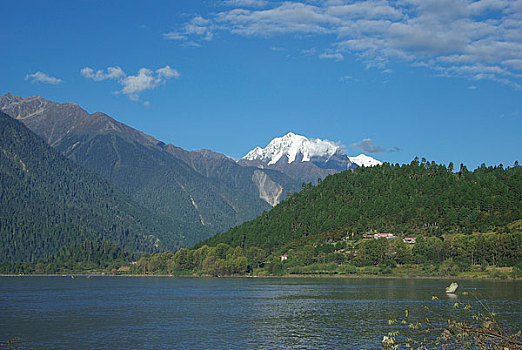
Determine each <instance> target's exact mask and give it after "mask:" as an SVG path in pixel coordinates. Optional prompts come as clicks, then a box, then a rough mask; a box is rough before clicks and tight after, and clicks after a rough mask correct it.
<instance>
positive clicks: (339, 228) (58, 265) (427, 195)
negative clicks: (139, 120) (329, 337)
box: [1, 145, 522, 278]
mask: <svg viewBox="0 0 522 350" xmlns="http://www.w3.org/2000/svg"><path fill="white" fill-rule="evenodd" d="M40 147H43V146H41V145H40ZM32 148H34V146H32ZM6 149H7V148H6ZM9 152H11V151H9ZM47 152H49V151H47ZM6 154H9V155H11V154H15V155H17V156H16V157H19V158H16V157H15V156H10V157H7V160H4V162H3V163H2V164H7V165H9V166H10V167H11V168H8V169H9V170H8V171H4V172H3V173H4V174H5V173H6V174H10V173H14V172H15V171H16V172H18V173H19V174H21V175H20V176H22V178H23V176H28V175H25V174H27V173H28V174H32V172H27V171H25V169H26V168H27V169H31V167H32V166H34V165H31V167H29V165H27V164H32V163H30V162H29V163H27V162H26V159H25V158H23V157H20V156H19V155H18V153H16V152H14V153H13V152H11V153H6V152H5V151H4V155H6ZM53 156H54V157H57V156H56V155H55V154H54V155H53ZM4 158H5V156H4ZM18 159H23V162H24V163H23V164H24V165H21V164H22V163H20V162H19V160H18ZM62 161H63V159H62ZM67 164H69V163H67ZM69 166H71V165H70V164H69ZM4 168H5V165H4ZM55 168H57V169H59V168H60V166H56V167H55ZM6 169H7V168H6ZM46 172H47V173H52V172H50V171H49V170H45V171H44V173H46ZM71 172H72V170H67V172H66V173H67V174H69V175H68V176H67V178H70V176H71V175H70V174H71ZM39 173H40V172H39ZM72 174H73V176H72V179H73V180H75V178H74V172H72ZM88 174H90V173H88ZM90 176H94V175H92V174H90ZM7 179H9V177H8V176H6V175H3V177H2V181H6V180H7ZM35 179H36V180H35V181H34V182H31V184H33V183H36V184H38V183H39V182H38V181H40V178H39V177H36V178H35ZM42 181H43V180H42ZM71 181H72V180H71ZM75 181H79V180H77V179H76V180H75ZM15 183H16V182H15ZM43 183H44V184H51V185H53V184H59V185H57V186H58V188H57V189H54V188H53V190H52V191H51V190H47V189H46V190H45V191H43V193H44V194H45V195H46V196H50V197H49V198H53V197H52V196H51V195H50V194H49V193H50V192H52V193H53V195H56V194H59V193H60V191H59V189H61V188H66V189H67V188H68V187H67V186H72V185H68V184H63V183H62V182H60V181H59V180H58V179H57V178H54V177H52V178H50V179H48V180H45V182H43ZM100 183H102V182H100ZM22 184H23V186H22V185H18V187H16V186H14V187H13V186H12V185H6V186H2V188H3V189H4V191H5V192H6V194H5V195H4V194H3V196H2V199H3V200H5V199H6V198H15V197H16V196H14V195H12V194H11V197H9V193H10V192H9V193H8V191H6V190H5V189H7V188H9V189H10V190H9V191H11V189H16V191H18V192H20V193H23V188H24V186H28V185H27V184H26V182H22ZM103 184H104V186H108V185H106V184H105V183H103ZM38 186H44V185H38ZM75 186H78V185H77V184H76V185H75ZM86 186H87V185H86ZM93 188H94V187H92V185H90V186H87V190H90V192H89V193H91V194H92V193H97V192H96V191H94V190H93ZM75 190H76V191H78V193H79V194H81V193H82V192H81V191H80V190H79V189H76V187H75ZM111 191H112V192H111V193H113V194H115V195H118V196H121V198H124V197H123V195H122V194H119V193H118V192H117V191H115V190H114V189H112V188H111ZM77 197H78V196H73V199H76V198H77ZM521 197H522V171H521V169H520V168H519V167H518V166H515V167H514V168H506V169H504V168H503V167H502V166H499V167H485V166H481V167H479V168H478V169H476V170H475V171H473V172H470V171H468V170H467V169H466V168H465V167H464V166H461V167H460V170H459V171H458V172H454V171H453V166H452V165H451V164H450V165H449V166H448V167H446V166H444V165H437V164H435V163H433V162H432V163H430V162H426V161H425V160H422V161H421V162H419V161H417V160H414V161H413V162H412V163H411V164H408V165H402V166H399V165H391V164H384V165H382V166H378V167H374V168H358V169H356V170H355V171H353V172H351V171H346V172H343V173H339V174H336V175H332V176H329V177H327V178H326V179H325V180H323V181H319V184H318V185H317V186H312V185H303V189H302V191H301V192H300V193H295V194H293V195H291V196H289V197H288V198H287V199H286V200H285V201H283V202H282V203H281V204H279V205H277V206H276V207H275V208H274V209H272V210H271V211H270V212H268V213H266V212H265V213H263V214H262V215H261V216H260V217H258V218H256V219H254V220H252V221H250V222H246V223H244V224H242V225H240V226H238V227H235V228H232V229H230V230H229V231H228V232H226V233H223V234H218V235H217V236H215V237H212V238H210V239H207V240H206V241H203V242H201V243H198V244H197V245H196V246H195V247H194V248H192V249H187V248H183V249H179V250H177V251H176V252H174V253H172V252H163V253H153V254H144V255H141V256H140V257H135V255H130V254H128V253H123V250H121V251H120V250H119V248H117V247H116V246H114V247H113V248H114V249H113V250H115V251H117V252H116V253H114V254H115V255H114V254H112V253H111V254H109V255H103V254H102V256H104V257H105V258H103V259H102V258H96V259H94V260H93V258H91V255H89V256H88V257H86V256H82V255H81V254H79V250H78V249H80V248H79V246H78V242H82V241H85V240H86V241H87V242H91V243H84V244H87V246H89V245H93V244H94V246H95V247H98V246H100V245H101V247H106V243H103V242H104V240H109V241H111V242H115V243H117V244H118V246H119V247H123V248H124V249H128V248H130V249H131V250H132V251H135V250H137V249H139V248H141V249H142V247H141V246H139V245H137V244H134V245H132V244H128V242H127V241H125V240H121V239H120V240H119V241H118V240H117V239H113V238H111V236H110V235H104V234H100V233H99V232H104V229H106V227H114V223H115V222H120V223H121V222H122V221H121V219H119V218H118V216H116V217H111V220H114V221H111V225H112V226H111V225H109V224H108V223H107V222H106V221H103V220H105V219H104V217H101V219H100V220H97V221H96V224H99V225H101V226H99V227H96V228H89V226H88V225H86V224H87V223H91V221H90V220H89V218H90V216H89V215H87V216H85V215H82V214H81V213H79V212H77V211H75V206H74V205H68V200H70V199H69V197H66V196H63V197H58V198H59V199H58V201H57V200H55V199H54V198H53V200H52V202H53V203H61V201H64V203H65V204H67V205H66V206H64V207H63V208H62V206H61V205H57V206H53V207H52V208H53V209H60V210H61V211H60V213H62V214H60V215H63V216H65V217H68V216H69V217H70V215H74V217H75V218H78V219H79V220H72V219H67V220H66V222H67V223H74V224H75V225H80V224H83V223H84V222H85V225H84V226H87V229H84V228H83V227H84V226H81V227H76V226H75V227H74V229H70V230H69V231H68V230H58V231H53V230H56V227H57V223H53V225H54V226H53V225H50V230H51V231H52V232H56V233H53V234H47V233H46V232H45V231H42V230H39V231H37V233H36V234H35V231H34V230H33V231H30V232H32V234H35V235H36V237H40V236H38V234H40V235H42V232H43V233H45V234H44V235H43V237H52V238H56V237H58V238H60V237H61V236H60V235H64V234H65V236H66V237H68V240H65V241H64V240H61V241H60V240H57V241H58V242H60V244H57V243H52V244H53V245H52V246H51V247H52V248H54V249H50V248H45V246H44V248H45V249H43V252H44V253H47V255H44V254H42V250H35V251H39V252H40V255H38V256H31V257H25V258H26V259H27V260H25V261H31V262H39V263H41V264H43V265H38V266H37V264H34V263H32V264H15V263H12V262H13V261H24V260H22V259H18V260H17V259H16V258H13V256H14V257H16V255H13V254H12V253H9V254H11V255H6V256H7V259H6V260H5V261H10V262H11V263H10V264H4V265H2V266H3V267H2V271H3V272H9V273H31V272H50V271H53V272H76V273H77V272H86V271H88V272H94V271H98V272H101V271H105V272H117V273H135V274H170V275H208V276H226V275H244V274H254V275H307V274H311V275H318V274H321V275H355V274H357V275H395V276H466V277H496V278H507V277H521V276H522V261H521V258H520V257H521V256H522V254H521V246H522V220H520V218H521V211H522V208H521V201H520V199H521ZM64 198H65V199H64ZM96 198H97V197H96ZM118 198H120V197H118ZM46 200H47V197H44V200H40V202H43V203H45V202H46ZM40 202H39V201H31V202H30V203H40ZM98 202H100V203H105V202H102V201H101V199H100V200H99V201H98ZM5 203H9V205H7V206H5V208H4V207H3V208H2V209H3V210H6V208H7V209H9V208H11V210H13V209H12V208H13V204H15V203H17V201H16V200H10V201H6V202H5ZM19 203H25V202H23V201H21V200H20V201H19ZM21 205H22V204H20V206H21ZM32 205H34V204H31V206H32ZM31 206H28V207H29V209H31V208H32V207H31ZM65 208H67V210H65ZM106 208H112V207H110V206H107V207H106ZM132 208H135V209H136V210H138V208H137V207H132ZM38 210H42V209H40V207H38ZM38 210H36V209H35V210H32V211H30V215H31V220H32V221H30V222H34V221H38V220H39V218H40V216H39V215H38V213H39V211H38ZM45 210H47V211H49V210H50V209H48V208H47V207H43V211H42V212H44V213H47V214H46V216H45V218H47V220H49V218H51V219H53V218H55V217H56V215H54V214H53V215H50V214H48V213H49V212H45ZM18 212H21V213H24V211H23V210H21V209H18ZM93 212H94V213H95V211H92V210H91V211H88V213H93ZM108 213H111V210H109V211H108ZM60 215H58V217H61V216H60ZM91 215H92V214H91ZM18 217H24V216H23V215H18V216H12V215H11V216H10V215H8V214H4V215H3V216H2V220H6V221H7V222H8V223H9V222H17V220H18ZM151 217H152V216H151ZM126 218H129V216H126ZM131 218H132V217H131ZM41 220H42V219H41ZM82 220H83V221H82ZM125 223H126V224H127V225H131V223H134V221H132V220H131V221H125ZM138 223H139V224H142V225H144V224H145V223H147V221H146V219H143V221H141V220H140V221H138ZM104 225H105V226H104ZM122 225H123V223H122ZM6 227H7V229H6ZM9 227H10V226H9V225H4V224H2V227H1V229H2V230H4V232H15V231H9ZM23 227H24V230H20V232H27V227H28V226H27V225H26V226H23ZM38 227H44V226H38ZM58 227H61V226H58ZM117 227H118V226H117ZM140 227H142V226H140ZM78 232H81V233H82V234H78ZM129 232H132V231H130V230H129ZM376 232H391V233H393V235H394V239H385V238H379V239H374V238H373V234H374V233H376ZM73 233H74V234H75V235H76V236H74V238H71V235H72V234H73ZM89 233H97V234H98V235H97V236H96V235H94V234H89ZM407 236H414V237H416V242H415V243H413V244H410V243H406V242H404V241H403V238H405V237H407ZM2 237H6V236H5V235H4V236H2ZM116 237H120V236H116ZM124 237H127V239H130V238H132V237H134V236H131V235H128V236H124ZM141 237H143V236H141ZM10 242H28V243H24V244H27V245H29V246H30V245H31V244H32V243H31V242H33V240H31V239H28V238H27V237H19V238H18V240H12V241H10ZM44 242H45V243H46V244H47V242H55V241H52V240H51V239H49V238H46V239H44ZM94 242H102V243H94ZM39 244H40V246H42V245H43V244H42V243H39ZM87 246H82V247H83V248H81V249H86V250H87V251H92V249H91V248H88V249H87V248H85V247H87ZM60 247H69V248H67V249H66V250H65V251H60V252H59V253H58V250H59V248H60ZM4 249H6V251H9V249H11V250H12V249H13V248H4ZM96 249H101V250H102V251H104V252H106V251H107V249H106V248H103V249H102V248H96ZM109 251H111V250H110V249H109ZM283 254H286V255H287V259H286V260H282V259H281V255H283ZM92 256H97V255H96V254H94V255H92ZM111 256H113V258H110V257H111ZM123 265H125V266H124V268H121V267H122V266H123Z"/></svg>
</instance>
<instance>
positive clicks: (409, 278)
mask: <svg viewBox="0 0 522 350" xmlns="http://www.w3.org/2000/svg"><path fill="white" fill-rule="evenodd" d="M0 277H63V278H70V279H74V278H76V277H85V278H93V277H162V278H216V279H217V278H289V279H292V278H296V279H297V278H304V279H306V278H316V279H317V278H346V279H363V278H371V279H403V280H413V279H418V280H430V279H431V280H433V279H441V280H472V281H473V280H475V281H476V280H480V281H501V282H517V281H522V278H520V277H518V278H511V277H509V278H504V279H502V278H495V277H482V276H477V277H472V276H391V275H389V276H386V275H333V274H332V275H327V274H295V275H282V276H267V275H259V276H251V275H230V276H199V275H151V274H110V273H109V274H108V273H105V274H102V273H93V274H86V273H67V274H0Z"/></svg>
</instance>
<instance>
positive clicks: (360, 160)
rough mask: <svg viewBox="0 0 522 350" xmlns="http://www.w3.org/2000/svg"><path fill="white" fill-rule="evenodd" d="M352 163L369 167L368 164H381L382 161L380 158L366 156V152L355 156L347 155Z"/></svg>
mask: <svg viewBox="0 0 522 350" xmlns="http://www.w3.org/2000/svg"><path fill="white" fill-rule="evenodd" d="M348 158H349V159H350V161H351V162H352V163H355V164H357V165H358V166H364V167H370V166H376V165H381V164H382V162H381V161H380V160H377V159H375V158H372V157H370V156H367V155H366V154H363V153H361V154H359V155H358V156H357V157H348Z"/></svg>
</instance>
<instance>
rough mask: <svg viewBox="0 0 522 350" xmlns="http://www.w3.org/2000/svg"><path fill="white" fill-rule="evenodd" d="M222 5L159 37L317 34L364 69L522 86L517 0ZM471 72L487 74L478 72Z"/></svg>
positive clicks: (328, 53) (332, 54)
mask: <svg viewBox="0 0 522 350" xmlns="http://www.w3.org/2000/svg"><path fill="white" fill-rule="evenodd" d="M223 4H226V5H227V6H228V7H229V8H226V9H224V10H221V11H218V12H216V13H213V14H211V15H209V16H208V18H202V17H201V16H195V17H193V18H192V19H191V20H189V21H188V22H187V23H186V24H185V25H183V26H182V27H181V28H179V29H178V30H176V31H173V32H171V33H165V34H164V37H165V38H166V39H173V40H181V41H184V42H193V43H199V44H200V43H202V42H203V41H205V40H206V41H208V40H212V39H213V38H214V36H215V35H216V34H217V33H220V32H221V33H231V34H235V35H241V36H243V37H264V38H270V37H274V36H292V38H293V39H300V38H303V37H310V36H317V37H321V38H322V39H324V40H322V42H323V43H325V47H322V48H318V51H319V52H321V51H322V52H324V53H323V54H321V55H319V56H318V57H319V58H330V59H336V60H341V57H343V58H344V56H345V55H348V54H350V55H355V56H356V57H358V58H359V59H360V60H361V61H363V62H364V64H365V65H366V67H367V68H377V69H381V70H386V69H387V66H388V64H389V63H390V62H397V61H399V62H409V63H410V64H412V65H415V66H423V67H426V68H427V69H431V70H434V71H435V72H436V73H437V74H444V75H447V76H461V77H465V78H468V79H471V80H476V79H488V80H493V81H497V82H499V83H502V84H507V85H511V86H514V87H517V86H520V85H521V84H522V77H521V76H520V71H522V40H521V35H520V33H522V1H521V0H478V1H476V0H400V1H395V0H361V1H356V2H353V1H344V0H327V1H315V0H301V1H282V2H279V1H270V2H269V1H256V0H229V1H224V2H223ZM255 4H258V5H259V6H254V5H255ZM230 7H231V8H230ZM303 53H304V54H307V53H305V52H303ZM308 54H309V53H308ZM473 70H486V71H487V72H486V73H485V74H481V75H479V74H477V73H475V72H473ZM466 71H467V72H466Z"/></svg>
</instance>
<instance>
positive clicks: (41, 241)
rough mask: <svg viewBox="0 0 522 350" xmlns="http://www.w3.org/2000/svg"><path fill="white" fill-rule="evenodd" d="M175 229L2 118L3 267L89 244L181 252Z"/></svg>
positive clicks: (0, 232)
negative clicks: (74, 245) (109, 244)
mask: <svg viewBox="0 0 522 350" xmlns="http://www.w3.org/2000/svg"><path fill="white" fill-rule="evenodd" d="M170 226H172V224H171V223H169V222H168V221H166V219H160V218H158V217H157V216H156V215H154V214H153V213H151V212H150V211H149V210H147V209H145V208H143V207H141V206H140V205H138V204H136V203H134V202H133V201H132V200H131V199H130V198H128V196H126V195H125V194H123V193H122V192H121V191H119V190H117V189H116V188H115V187H114V186H113V185H111V184H109V183H108V182H107V181H105V180H104V179H102V178H101V177H100V176H99V175H97V174H95V173H94V172H92V171H89V170H85V169H83V168H81V167H80V166H79V165H77V164H76V163H74V162H72V161H70V160H69V159H67V158H65V157H64V156H63V155H62V154H60V153H59V152H58V151H56V150H54V149H53V148H51V147H50V146H49V145H48V144H46V143H45V142H44V141H43V140H42V139H41V138H40V137H38V136H37V135H36V134H34V133H33V132H32V131H30V130H29V129H27V128H26V127H25V126H24V125H23V124H22V123H20V122H19V121H16V120H14V119H13V118H11V117H10V116H8V115H6V114H4V113H2V112H0V262H5V261H37V260H40V259H42V258H44V257H46V256H48V255H49V254H52V253H55V252H56V251H57V250H59V249H60V248H63V247H66V246H69V245H71V244H77V243H79V242H81V241H83V240H85V239H91V240H94V241H100V240H103V239H106V240H109V241H112V242H114V243H117V244H118V245H119V246H121V247H126V248H128V249H130V250H138V251H154V250H157V249H160V248H163V249H164V248H165V247H179V246H180V242H181V241H182V240H183V237H180V236H176V235H173V234H172V233H171V232H170V231H169V227H170Z"/></svg>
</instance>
